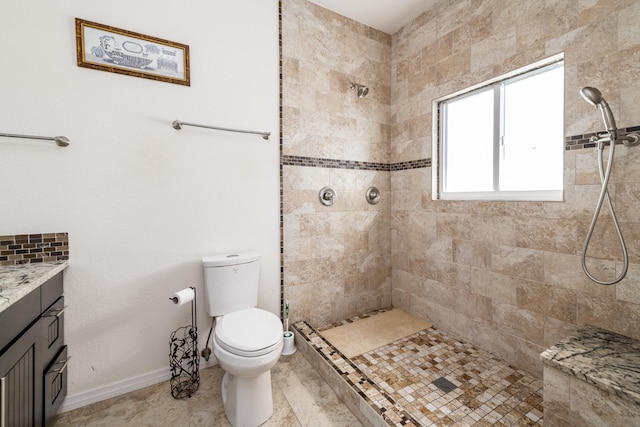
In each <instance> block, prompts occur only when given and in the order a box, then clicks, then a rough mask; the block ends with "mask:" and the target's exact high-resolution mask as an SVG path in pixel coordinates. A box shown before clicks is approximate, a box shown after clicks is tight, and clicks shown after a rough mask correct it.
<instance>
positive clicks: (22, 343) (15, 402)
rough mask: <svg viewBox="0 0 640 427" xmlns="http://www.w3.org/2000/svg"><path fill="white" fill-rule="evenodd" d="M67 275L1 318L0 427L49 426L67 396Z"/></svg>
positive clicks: (0, 313) (54, 278)
mask: <svg viewBox="0 0 640 427" xmlns="http://www.w3.org/2000/svg"><path fill="white" fill-rule="evenodd" d="M67 362H68V356H67V348H66V346H65V345H64V296H63V282H62V272H60V273H58V274H56V275H55V276H54V277H52V278H51V279H49V280H47V281H46V282H45V283H44V284H43V285H41V286H40V287H38V288H36V289H34V290H33V291H31V292H30V293H29V294H27V295H26V296H24V297H23V298H21V299H20V300H18V301H16V302H15V303H14V304H13V305H11V306H10V307H9V308H7V309H6V310H4V311H2V312H0V427H23V426H24V427H32V426H33V427H36V426H38V427H39V426H46V425H48V424H49V423H50V422H51V421H52V419H53V417H54V416H55V414H56V411H57V409H58V408H59V406H60V404H61V402H62V399H64V397H65V395H66V390H67V379H66V375H67V371H66V367H67Z"/></svg>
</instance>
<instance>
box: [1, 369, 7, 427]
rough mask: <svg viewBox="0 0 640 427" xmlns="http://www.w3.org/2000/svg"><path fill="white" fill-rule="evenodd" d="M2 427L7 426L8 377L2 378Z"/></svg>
mask: <svg viewBox="0 0 640 427" xmlns="http://www.w3.org/2000/svg"><path fill="white" fill-rule="evenodd" d="M0 427H7V377H2V378H0Z"/></svg>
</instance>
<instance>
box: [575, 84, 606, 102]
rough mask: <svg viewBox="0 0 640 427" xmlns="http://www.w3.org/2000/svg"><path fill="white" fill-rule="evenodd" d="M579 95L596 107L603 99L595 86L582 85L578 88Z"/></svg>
mask: <svg viewBox="0 0 640 427" xmlns="http://www.w3.org/2000/svg"><path fill="white" fill-rule="evenodd" d="M580 95H582V97H583V98H584V99H585V100H586V101H587V102H588V103H589V104H591V105H593V106H594V107H597V106H598V104H600V103H601V102H602V101H603V99H602V93H601V92H600V91H599V90H598V89H596V88H595V87H589V86H587V87H583V88H582V89H580Z"/></svg>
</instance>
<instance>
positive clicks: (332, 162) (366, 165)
mask: <svg viewBox="0 0 640 427" xmlns="http://www.w3.org/2000/svg"><path fill="white" fill-rule="evenodd" d="M281 159H282V160H281V162H282V164H283V165H288V166H308V167H316V168H334V169H357V170H371V171H380V172H390V171H399V170H406V169H419V168H426V167H430V166H431V159H420V160H412V161H408V162H400V163H376V162H362V161H358V160H339V159H323V158H318V157H305V156H285V155H283V156H282V157H281Z"/></svg>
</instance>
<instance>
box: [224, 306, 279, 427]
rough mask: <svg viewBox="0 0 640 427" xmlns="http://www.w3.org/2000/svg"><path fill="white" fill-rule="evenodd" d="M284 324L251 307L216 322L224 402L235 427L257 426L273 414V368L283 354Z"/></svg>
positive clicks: (227, 413)
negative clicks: (222, 370)
mask: <svg viewBox="0 0 640 427" xmlns="http://www.w3.org/2000/svg"><path fill="white" fill-rule="evenodd" d="M282 331H283V329H282V323H281V322H280V319H279V318H278V317H277V316H276V315H274V314H273V313H270V312H268V311H265V310H261V309H259V308H255V307H251V308H247V309H244V310H240V311H236V312H232V313H229V314H226V315H224V316H220V317H218V318H217V319H216V329H215V334H214V337H213V354H214V355H215V357H216V359H217V360H218V363H219V364H220V367H222V369H224V371H225V375H224V378H223V380H222V402H223V406H224V411H225V413H226V415H227V418H228V419H229V422H230V423H231V425H233V426H234V427H256V426H259V425H260V424H262V423H264V422H265V421H267V420H268V419H269V417H271V415H272V414H273V398H272V392H271V368H272V367H273V366H274V365H275V364H276V362H277V361H278V359H279V358H280V354H281V352H282V345H283V339H282V335H283V333H282Z"/></svg>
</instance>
